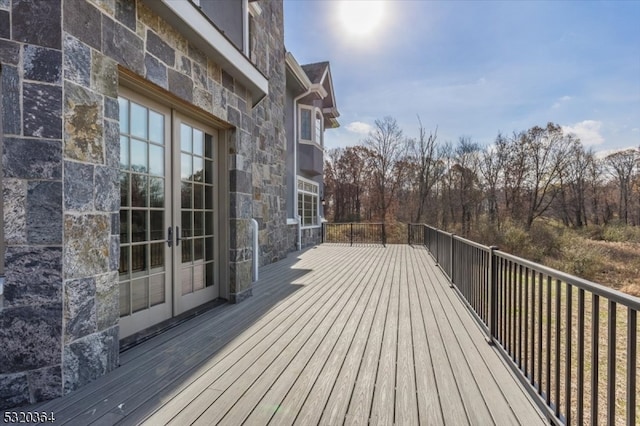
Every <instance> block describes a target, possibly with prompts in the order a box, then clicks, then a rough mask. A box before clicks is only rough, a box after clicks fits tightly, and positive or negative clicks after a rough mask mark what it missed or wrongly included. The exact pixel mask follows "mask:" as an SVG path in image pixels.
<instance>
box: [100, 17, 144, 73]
mask: <svg viewBox="0 0 640 426" xmlns="http://www.w3.org/2000/svg"><path fill="white" fill-rule="evenodd" d="M102 41H103V43H102V44H103V53H104V54H105V55H107V56H109V57H111V58H113V59H115V60H116V61H117V62H118V63H120V64H122V65H123V66H125V67H127V68H129V69H130V70H132V71H133V72H136V73H138V74H141V75H142V74H144V43H143V42H142V39H141V38H140V37H138V36H137V35H136V34H135V33H132V32H131V31H130V30H129V29H127V28H126V27H124V26H122V25H120V24H118V23H117V22H115V21H113V20H112V19H110V18H108V17H107V16H103V17H102Z"/></svg>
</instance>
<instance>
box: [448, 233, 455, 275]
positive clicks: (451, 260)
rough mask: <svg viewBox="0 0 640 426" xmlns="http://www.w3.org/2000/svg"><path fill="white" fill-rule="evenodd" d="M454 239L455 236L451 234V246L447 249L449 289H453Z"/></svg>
mask: <svg viewBox="0 0 640 426" xmlns="http://www.w3.org/2000/svg"><path fill="white" fill-rule="evenodd" d="M454 237H455V234H453V233H452V234H451V237H449V238H451V244H450V247H449V281H451V287H453V285H454V284H455V283H454V282H453V241H454Z"/></svg>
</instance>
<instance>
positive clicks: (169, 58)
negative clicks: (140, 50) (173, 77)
mask: <svg viewBox="0 0 640 426" xmlns="http://www.w3.org/2000/svg"><path fill="white" fill-rule="evenodd" d="M147 50H148V51H149V53H151V54H152V55H154V56H155V57H156V58H158V59H160V60H161V61H162V62H164V63H165V64H167V65H169V66H170V67H172V66H174V65H175V63H176V51H175V50H174V49H173V47H171V46H169V45H168V44H167V43H166V42H165V41H164V40H162V39H161V38H160V37H159V36H158V35H157V34H156V33H154V32H153V31H151V30H147Z"/></svg>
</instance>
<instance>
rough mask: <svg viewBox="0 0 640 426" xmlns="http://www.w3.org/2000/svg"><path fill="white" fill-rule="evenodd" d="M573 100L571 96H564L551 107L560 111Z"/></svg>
mask: <svg viewBox="0 0 640 426" xmlns="http://www.w3.org/2000/svg"><path fill="white" fill-rule="evenodd" d="M570 100H571V96H563V97H561V98H559V99H558V100H557V101H556V102H555V103H554V104H553V106H551V108H553V109H558V108H560V107H561V106H562V105H563V104H565V103H567V102H569V101H570Z"/></svg>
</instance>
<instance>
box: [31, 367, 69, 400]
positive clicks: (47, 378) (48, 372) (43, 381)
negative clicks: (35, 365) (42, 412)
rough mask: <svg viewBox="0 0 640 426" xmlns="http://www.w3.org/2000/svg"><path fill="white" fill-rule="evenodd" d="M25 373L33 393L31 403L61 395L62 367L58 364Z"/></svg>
mask: <svg viewBox="0 0 640 426" xmlns="http://www.w3.org/2000/svg"><path fill="white" fill-rule="evenodd" d="M27 375H28V378H29V384H30V388H31V392H32V393H33V400H32V401H31V402H32V403H36V402H42V401H48V400H50V399H53V398H58V397H59V396H62V367H61V366H60V365H56V366H53V367H48V368H42V369H40V370H35V371H30V372H29V373H27Z"/></svg>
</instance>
